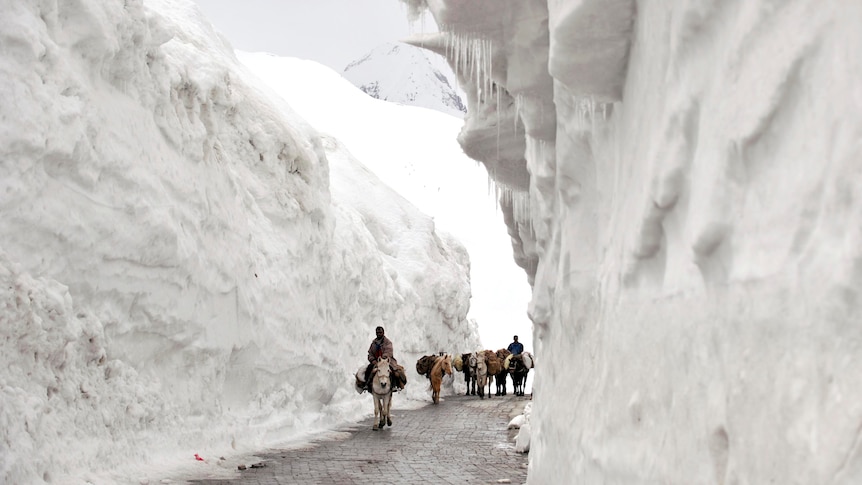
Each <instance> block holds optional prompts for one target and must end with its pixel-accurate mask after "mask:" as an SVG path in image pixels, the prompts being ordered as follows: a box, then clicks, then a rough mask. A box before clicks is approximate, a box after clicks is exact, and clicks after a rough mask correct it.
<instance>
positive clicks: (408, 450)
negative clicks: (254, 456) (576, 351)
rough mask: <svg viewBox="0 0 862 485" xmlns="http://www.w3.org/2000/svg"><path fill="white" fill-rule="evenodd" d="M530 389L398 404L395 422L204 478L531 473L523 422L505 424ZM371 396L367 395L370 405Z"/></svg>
mask: <svg viewBox="0 0 862 485" xmlns="http://www.w3.org/2000/svg"><path fill="white" fill-rule="evenodd" d="M528 399H529V397H526V398H524V397H514V396H505V397H493V398H491V399H487V398H486V399H484V400H480V399H479V398H478V397H476V396H446V397H445V400H443V401H441V402H440V404H438V405H433V404H429V405H427V406H425V407H423V408H421V409H415V410H398V409H395V410H393V418H392V421H393V423H392V427H387V428H385V429H383V430H381V431H373V430H372V429H371V426H372V424H373V423H372V421H373V418H368V419H367V420H365V421H363V422H361V423H357V424H356V425H353V426H351V427H349V428H346V429H344V430H343V431H347V434H346V435H345V436H346V437H344V438H343V439H337V440H327V441H320V442H317V443H313V444H311V445H309V446H307V447H303V448H299V449H291V450H273V451H272V452H270V453H266V454H263V455H260V456H262V458H263V463H264V464H265V466H264V467H262V468H249V469H247V470H244V471H238V472H237V478H236V479H232V480H223V479H220V480H201V481H193V482H189V483H195V484H201V485H219V484H220V485H228V484H230V485H241V484H254V485H276V484H327V485H330V484H338V485H341V484H344V485H348V484H365V483H374V484H397V485H402V484H428V483H433V484H455V483H457V484H492V483H514V484H522V483H525V482H526V481H527V459H528V457H527V455H525V454H521V453H517V452H515V449H514V438H515V436H516V434H517V430H507V429H506V426H507V424H508V422H509V420H510V419H511V418H512V417H514V416H516V415H518V414H520V413H521V411H522V410H523V408H524V405H525V404H526V402H527V400H528ZM370 405H371V400H370V399H369V406H370Z"/></svg>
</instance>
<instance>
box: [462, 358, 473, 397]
mask: <svg viewBox="0 0 862 485" xmlns="http://www.w3.org/2000/svg"><path fill="white" fill-rule="evenodd" d="M461 361H462V364H461V365H462V367H461V372H463V373H464V384H467V392H465V393H464V395H465V396H470V395H473V396H475V395H476V354H461Z"/></svg>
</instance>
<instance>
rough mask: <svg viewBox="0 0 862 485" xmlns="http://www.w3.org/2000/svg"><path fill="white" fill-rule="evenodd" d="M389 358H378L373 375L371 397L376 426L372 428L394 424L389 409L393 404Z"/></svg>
mask: <svg viewBox="0 0 862 485" xmlns="http://www.w3.org/2000/svg"><path fill="white" fill-rule="evenodd" d="M391 372H392V371H391V369H390V367H389V359H387V358H386V357H383V358H380V359H378V360H377V363H376V364H374V370H373V371H372V376H371V397H372V398H373V399H374V426H372V428H371V429H375V430H377V429H381V428H383V426H384V425H389V426H392V416H391V415H390V414H389V411H390V409H391V406H392V382H391V380H392V379H391Z"/></svg>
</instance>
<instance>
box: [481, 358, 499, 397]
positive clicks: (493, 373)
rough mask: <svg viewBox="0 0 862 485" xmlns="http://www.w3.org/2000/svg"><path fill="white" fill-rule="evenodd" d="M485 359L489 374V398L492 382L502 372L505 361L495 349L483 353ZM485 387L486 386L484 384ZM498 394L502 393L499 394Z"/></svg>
mask: <svg viewBox="0 0 862 485" xmlns="http://www.w3.org/2000/svg"><path fill="white" fill-rule="evenodd" d="M481 354H482V355H483V356H484V359H485V367H486V372H487V375H488V399H490V398H491V383H492V382H493V381H494V379H495V378H496V377H497V376H498V375H499V374H500V370H501V369H502V368H503V363H502V362H500V359H498V358H497V354H495V353H494V351H493V350H485V351H483V352H482V353H481ZM483 387H484V386H483ZM497 395H498V396H499V395H500V394H497Z"/></svg>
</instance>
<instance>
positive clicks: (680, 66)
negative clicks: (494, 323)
mask: <svg viewBox="0 0 862 485" xmlns="http://www.w3.org/2000/svg"><path fill="white" fill-rule="evenodd" d="M405 2H406V3H408V4H411V5H412V6H413V7H414V8H427V9H428V10H430V12H431V13H432V14H433V15H434V17H435V20H436V21H437V24H438V25H439V26H441V30H442V33H441V34H438V35H437V36H436V37H435V38H434V39H423V42H424V43H425V45H426V46H427V47H429V48H432V49H435V50H437V51H438V52H443V53H445V55H446V56H447V58H448V59H449V60H450V62H451V63H452V64H453V66H455V68H456V71H457V73H458V76H459V81H460V82H461V83H462V85H463V87H464V89H465V90H466V91H467V92H468V99H469V102H468V114H467V118H466V123H465V127H464V131H463V132H462V134H461V137H460V140H461V142H462V143H463V144H464V149H465V152H466V153H468V154H470V155H471V156H474V157H477V158H479V159H481V160H482V161H483V162H484V163H486V164H487V165H488V166H489V169H490V168H491V167H494V168H495V169H494V170H489V171H490V172H491V174H492V177H495V181H496V182H497V184H498V185H500V186H502V187H503V190H501V192H504V195H505V197H504V199H503V201H502V204H501V205H502V206H503V208H504V210H505V211H508V213H507V218H506V222H507V224H508V225H509V227H510V234H512V236H513V242H514V247H515V254H516V260H517V261H518V263H519V264H521V265H522V266H524V267H525V268H528V272H531V273H530V274H531V277H534V279H532V280H531V281H533V284H534V296H533V301H532V303H531V307H530V314H531V317H532V318H533V321H534V323H535V335H534V337H535V338H536V342H537V348H536V353H537V355H538V357H539V360H538V361H539V364H538V365H537V372H536V382H535V387H534V389H535V392H536V404H535V407H534V414H533V439H532V443H531V451H530V453H531V471H530V482H531V483H556V482H558V478H559V477H560V476H565V477H570V480H571V482H573V483H574V482H577V483H603V482H613V483H665V482H669V483H767V482H770V481H774V482H776V483H826V482H834V483H853V482H855V481H858V480H859V478H860V476H862V446H860V445H859V436H858V429H859V423H860V422H862V404H860V399H859V398H860V391H859V389H862V352H860V351H859V346H858V344H859V342H860V338H862V335H860V330H859V328H860V327H859V325H858V322H859V318H860V313H862V312H860V304H859V301H860V295H859V292H860V288H862V286H860V283H862V265H860V263H859V261H860V260H862V258H860V248H862V245H860V235H862V234H860V230H859V224H858V220H859V216H860V213H861V212H862V198H860V196H859V194H860V189H859V187H860V177H862V174H860V170H859V158H860V149H862V146H860V139H862V115H860V113H862V109H860V108H862V88H860V85H859V83H858V79H860V76H862V58H860V57H859V56H858V54H857V53H858V51H859V49H860V48H862V34H860V32H859V30H858V29H857V28H856V27H857V26H858V22H859V19H860V18H862V6H859V5H852V6H851V5H850V4H849V3H846V2H845V3H841V5H838V4H837V3H832V4H824V3H823V2H816V1H814V0H800V1H798V2H792V3H777V2H771V1H767V0H757V1H746V2H739V1H715V0H704V1H688V0H677V1H672V2H634V1H631V0H613V1H608V0H579V1H571V0H570V1H562V0H549V1H544V0H510V1H499V0H493V1H492V0H477V1H471V2H464V1H456V0H427V1H407V0H405ZM501 175H502V176H501ZM504 177H505V178H504ZM525 182H526V184H525ZM532 263H537V264H532ZM532 271H534V273H532Z"/></svg>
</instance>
